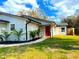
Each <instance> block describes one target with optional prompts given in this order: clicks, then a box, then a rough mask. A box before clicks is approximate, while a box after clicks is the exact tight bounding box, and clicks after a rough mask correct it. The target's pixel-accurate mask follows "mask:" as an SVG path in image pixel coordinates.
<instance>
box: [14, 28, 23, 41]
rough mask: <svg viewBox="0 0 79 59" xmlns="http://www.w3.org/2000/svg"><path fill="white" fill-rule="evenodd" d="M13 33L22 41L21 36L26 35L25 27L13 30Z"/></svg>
mask: <svg viewBox="0 0 79 59" xmlns="http://www.w3.org/2000/svg"><path fill="white" fill-rule="evenodd" d="M13 34H14V35H16V36H17V39H18V41H20V38H21V36H22V35H24V33H23V29H20V30H19V31H17V30H13Z"/></svg>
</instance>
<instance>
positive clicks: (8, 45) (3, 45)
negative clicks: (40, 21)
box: [0, 38, 46, 48]
mask: <svg viewBox="0 0 79 59" xmlns="http://www.w3.org/2000/svg"><path fill="white" fill-rule="evenodd" d="M45 39H46V38H41V39H38V40H36V41H32V42H27V43H18V44H7V45H6V44H0V48H1V47H12V46H21V45H29V44H34V43H38V42H42V41H44V40H45Z"/></svg>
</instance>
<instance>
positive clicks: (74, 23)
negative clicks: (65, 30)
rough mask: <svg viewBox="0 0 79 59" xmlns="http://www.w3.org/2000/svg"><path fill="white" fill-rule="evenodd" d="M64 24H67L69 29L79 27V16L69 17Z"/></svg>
mask: <svg viewBox="0 0 79 59" xmlns="http://www.w3.org/2000/svg"><path fill="white" fill-rule="evenodd" d="M62 22H64V23H67V24H68V27H79V16H69V17H67V18H65V19H64V20H62Z"/></svg>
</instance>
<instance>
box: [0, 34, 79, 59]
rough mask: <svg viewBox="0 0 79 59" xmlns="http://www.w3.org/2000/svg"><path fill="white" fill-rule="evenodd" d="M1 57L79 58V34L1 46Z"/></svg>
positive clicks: (1, 58)
mask: <svg viewBox="0 0 79 59" xmlns="http://www.w3.org/2000/svg"><path fill="white" fill-rule="evenodd" d="M0 59H79V36H54V37H53V38H48V39H46V40H44V41H43V42H40V43H36V44H32V45H23V46H16V47H5V48H0Z"/></svg>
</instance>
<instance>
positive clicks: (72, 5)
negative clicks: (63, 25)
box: [50, 0, 79, 17]
mask: <svg viewBox="0 0 79 59" xmlns="http://www.w3.org/2000/svg"><path fill="white" fill-rule="evenodd" d="M50 3H51V4H54V7H56V8H57V10H58V11H59V12H58V13H57V15H58V17H63V16H64V17H66V16H69V15H73V14H74V13H75V11H76V10H77V9H79V1H78V0H60V1H58V0H51V2H50Z"/></svg>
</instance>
